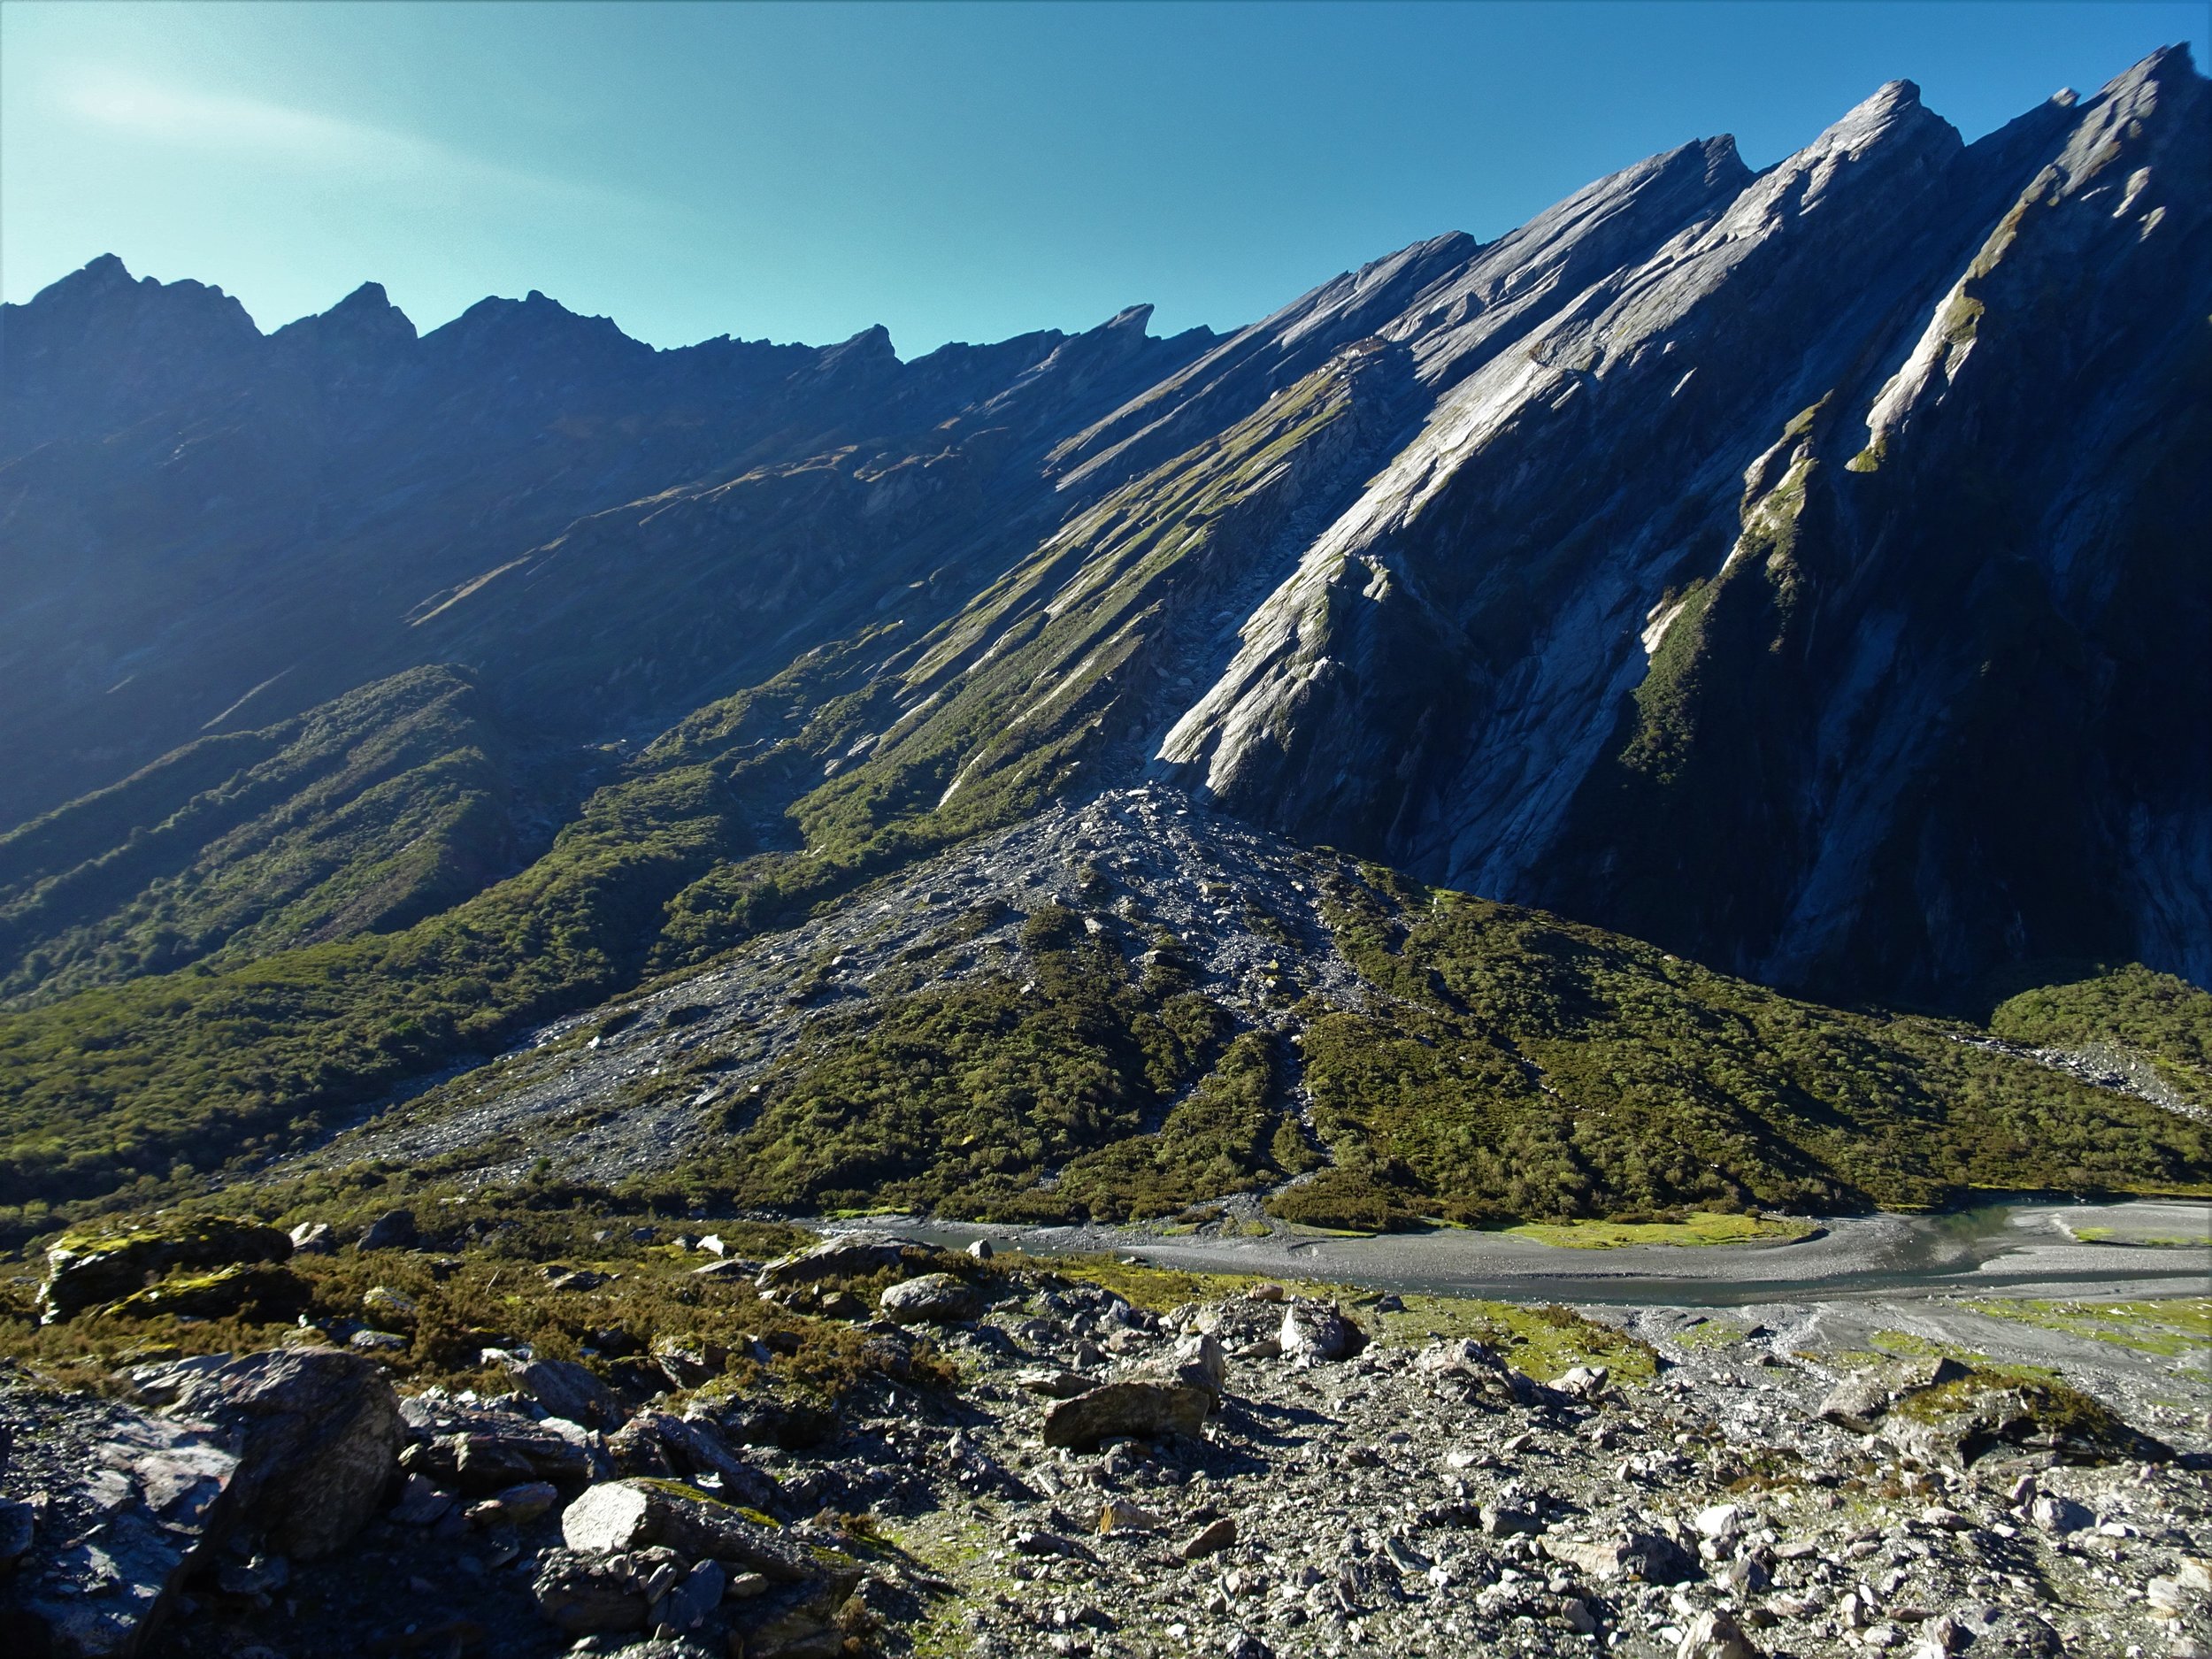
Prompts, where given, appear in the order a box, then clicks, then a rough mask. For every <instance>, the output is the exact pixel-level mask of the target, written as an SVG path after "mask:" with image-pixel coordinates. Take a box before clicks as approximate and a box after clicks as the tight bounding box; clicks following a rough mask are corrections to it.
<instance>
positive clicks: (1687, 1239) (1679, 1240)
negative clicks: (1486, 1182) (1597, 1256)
mask: <svg viewBox="0 0 2212 1659" xmlns="http://www.w3.org/2000/svg"><path fill="white" fill-rule="evenodd" d="M1506 1231H1507V1232H1508V1233H1511V1234H1512V1235H1513V1236H1514V1237H1515V1238H1520V1239H1534V1240H1537V1242H1539V1243H1540V1244H1555V1245H1558V1246H1560V1247H1561V1248H1564V1249H1570V1250H1615V1249H1619V1248H1623V1247H1624V1246H1627V1245H1634V1244H1673V1245H1700V1244H1749V1243H1753V1242H1755V1241H1756V1240H1776V1239H1801V1238H1803V1237H1804V1236H1805V1235H1806V1234H1807V1233H1810V1232H1812V1231H1813V1224H1812V1223H1810V1222H1809V1221H1770V1220H1767V1219H1765V1218H1764V1217H1759V1216H1742V1215H1731V1214H1725V1213H1719V1212H1716V1211H1712V1210H1698V1211H1695V1212H1694V1213H1692V1214H1691V1215H1689V1216H1686V1217H1684V1218H1683V1219H1682V1220H1680V1221H1553V1222H1524V1223H1522V1224H1521V1225H1519V1226H1517V1227H1509V1228H1507V1229H1506Z"/></svg>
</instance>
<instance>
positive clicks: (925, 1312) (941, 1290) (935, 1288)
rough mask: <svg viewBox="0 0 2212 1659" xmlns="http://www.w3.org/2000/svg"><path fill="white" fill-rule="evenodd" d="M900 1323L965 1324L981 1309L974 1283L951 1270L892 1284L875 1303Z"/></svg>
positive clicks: (979, 1297)
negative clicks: (954, 1275) (959, 1276)
mask: <svg viewBox="0 0 2212 1659" xmlns="http://www.w3.org/2000/svg"><path fill="white" fill-rule="evenodd" d="M878 1305H879V1307H880V1308H881V1310H882V1312H883V1317H885V1318H887V1319H895V1320H896V1321H897V1322H898V1323H899V1324H901V1325H965V1324H967V1323H968V1322H969V1321H970V1320H972V1319H974V1318H976V1317H978V1316H979V1315H980V1314H981V1313H982V1311H983V1298H982V1296H981V1295H980V1294H979V1293H978V1292H977V1290H976V1288H975V1286H972V1285H971V1284H969V1283H968V1282H967V1281H966V1280H965V1279H956V1278H954V1277H953V1276H952V1275H951V1274H950V1273H925V1274H923V1275H922V1276H921V1277H920V1278H919V1279H907V1280H905V1281H904V1282H903V1283H902V1284H897V1285H894V1286H891V1287H890V1288H889V1289H888V1290H887V1291H885V1292H884V1293H883V1295H882V1297H881V1298H880V1300H879V1304H878Z"/></svg>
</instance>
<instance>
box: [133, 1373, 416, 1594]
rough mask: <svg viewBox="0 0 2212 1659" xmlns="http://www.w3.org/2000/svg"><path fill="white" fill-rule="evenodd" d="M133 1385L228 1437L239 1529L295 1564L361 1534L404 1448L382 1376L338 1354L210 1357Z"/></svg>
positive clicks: (143, 1376)
mask: <svg viewBox="0 0 2212 1659" xmlns="http://www.w3.org/2000/svg"><path fill="white" fill-rule="evenodd" d="M131 1380H132V1382H133V1384H134V1386H135V1388H136V1390H137V1392H138V1394H139V1397H140V1398H141V1399H142V1400H145V1401H147V1402H150V1403H151V1404H155V1405H158V1406H164V1407H166V1408H167V1409H169V1410H170V1412H171V1413H172V1414H173V1415H174V1416H177V1417H190V1418H196V1419H199V1420H202V1421H204V1422H207V1423H210V1424H212V1425H214V1426H215V1427H216V1428H218V1429H219V1430H220V1431H221V1432H222V1434H223V1436H224V1438H225V1440H227V1443H228V1444H229V1445H230V1447H231V1448H232V1449H233V1450H234V1452H235V1454H236V1455H237V1458H238V1468H237V1471H236V1474H235V1475H234V1478H233V1481H232V1485H233V1487H234V1492H233V1494H232V1503H231V1506H230V1507H231V1509H232V1515H231V1521H232V1524H233V1525H236V1526H238V1527H242V1528H244V1529H246V1530H249V1531H251V1532H255V1533H257V1534H258V1535H259V1536H260V1537H262V1538H263V1539H265V1540H266V1542H267V1544H268V1546H269V1548H271V1549H272V1550H273V1551H274V1552H277V1553H280V1554H282V1555H288V1556H290V1557H292V1558H293V1559H295V1560H298V1561H312V1560H314V1559H316V1558H317V1557H318V1556H321V1555H328V1554H329V1553H330V1552H331V1551H332V1550H334V1549H336V1548H338V1547H339V1546H340V1545H341V1544H343V1543H345V1542H346V1541H347V1540H349V1539H351V1538H352V1537H353V1535H354V1534H355V1533H356V1532H359V1531H360V1530H361V1527H362V1525H364V1523H365V1522H366V1521H367V1520H368V1518H369V1516H370V1513H371V1511H372V1510H373V1509H374V1508H375V1506H376V1503H377V1501H378V1500H379V1499H380V1497H381V1496H382V1495H383V1493H384V1489H385V1487H386V1486H387V1485H388V1484H389V1483H390V1481H391V1479H392V1473H393V1468H394V1465H395V1463H396V1459H397V1458H398V1455H399V1449H400V1447H401V1446H402V1445H403V1443H404V1442H405V1440H406V1429H405V1426H404V1425H403V1423H402V1422H401V1420H400V1415H399V1401H398V1398H397V1396H396V1395H395V1394H393V1392H392V1385H391V1381H390V1379H389V1378H388V1376H387V1375H386V1373H385V1371H384V1370H383V1368H382V1367H381V1366H380V1365H378V1364H377V1363H375V1362H374V1361H373V1360H370V1359H367V1358H365V1357H364V1356H361V1355H358V1354H349V1353H347V1352H345V1351H344V1350H342V1349H340V1348H285V1349H281V1350H276V1351H272V1352H268V1353H262V1354H244V1355H239V1356H231V1355H228V1354H213V1355H205V1356H200V1357H198V1358H195V1359H185V1360H177V1361H173V1362H172V1363H168V1364H165V1365H154V1366H145V1367H142V1368H140V1369H139V1370H137V1371H133V1372H132V1373H131Z"/></svg>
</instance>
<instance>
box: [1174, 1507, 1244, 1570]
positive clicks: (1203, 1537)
mask: <svg viewBox="0 0 2212 1659" xmlns="http://www.w3.org/2000/svg"><path fill="white" fill-rule="evenodd" d="M1236 1541H1237V1524H1236V1520H1235V1517H1232V1516H1226V1515H1225V1516H1223V1517H1221V1518H1220V1519H1219V1520H1217V1521H1215V1522H1212V1523H1210V1525H1207V1526H1206V1527H1204V1528H1203V1529H1202V1530H1201V1531H1199V1532H1195V1533H1194V1534H1193V1535H1192V1536H1191V1537H1189V1538H1187V1539H1186V1540H1183V1548H1182V1550H1181V1552H1180V1553H1181V1555H1182V1557H1183V1559H1184V1560H1185V1561H1202V1560H1204V1559H1205V1558H1206V1557H1207V1556H1208V1555H1219V1554H1220V1553H1221V1552H1222V1551H1223V1550H1225V1549H1226V1548H1229V1547H1230V1546H1231V1545H1232V1544H1233V1543H1235V1542H1236Z"/></svg>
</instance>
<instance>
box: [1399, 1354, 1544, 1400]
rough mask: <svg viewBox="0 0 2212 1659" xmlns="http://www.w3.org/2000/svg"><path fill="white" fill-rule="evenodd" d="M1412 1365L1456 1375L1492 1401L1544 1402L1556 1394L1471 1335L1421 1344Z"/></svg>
mask: <svg viewBox="0 0 2212 1659" xmlns="http://www.w3.org/2000/svg"><path fill="white" fill-rule="evenodd" d="M1414 1365H1415V1367H1416V1368H1417V1370H1419V1371H1424V1372H1426V1373H1428V1374H1429V1375H1432V1376H1437V1377H1451V1378H1456V1379H1460V1380H1461V1381H1463V1382H1465V1383H1469V1384H1471V1385H1472V1386H1474V1388H1475V1390H1476V1391H1477V1392H1478V1393H1479V1394H1482V1395H1483V1396H1485V1397H1486V1399H1487V1400H1489V1401H1490V1402H1494V1403H1497V1404H1500V1405H1504V1404H1513V1405H1522V1406H1539V1405H1547V1404H1549V1403H1551V1402H1554V1401H1555V1400H1557V1399H1558V1398H1559V1397H1560V1396H1559V1395H1558V1394H1555V1392H1554V1391H1553V1390H1552V1389H1549V1388H1547V1387H1546V1386H1544V1385H1543V1384H1542V1383H1540V1382H1538V1381H1537V1380H1536V1379H1534V1378H1533V1377H1530V1376H1527V1375H1525V1373H1523V1372H1521V1371H1516V1370H1515V1369H1514V1368H1513V1367H1512V1366H1510V1365H1509V1364H1507V1363H1506V1362H1505V1358H1504V1356H1502V1355H1501V1354H1500V1353H1499V1352H1498V1351H1497V1350H1496V1349H1495V1348H1491V1347H1490V1346H1488V1345H1487V1344H1486V1343H1482V1342H1478V1341H1476V1340H1475V1339H1474V1338H1472V1337H1462V1338H1460V1339H1459V1340H1457V1341H1452V1342H1438V1343H1434V1344H1432V1346H1430V1347H1428V1348H1424V1349H1423V1350H1422V1351H1421V1353H1420V1355H1419V1356H1418V1357H1417V1358H1416V1359H1415V1361H1414Z"/></svg>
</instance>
